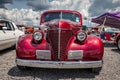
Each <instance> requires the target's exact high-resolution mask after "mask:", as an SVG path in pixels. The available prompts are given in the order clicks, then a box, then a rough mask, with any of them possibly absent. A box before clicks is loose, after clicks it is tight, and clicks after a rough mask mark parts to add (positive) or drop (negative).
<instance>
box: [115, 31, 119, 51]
mask: <svg viewBox="0 0 120 80" xmlns="http://www.w3.org/2000/svg"><path fill="white" fill-rule="evenodd" d="M114 42H115V44H116V45H117V47H118V50H120V33H118V34H117V35H116V36H115V40H114Z"/></svg>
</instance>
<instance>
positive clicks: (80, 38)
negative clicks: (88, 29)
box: [77, 32, 87, 41]
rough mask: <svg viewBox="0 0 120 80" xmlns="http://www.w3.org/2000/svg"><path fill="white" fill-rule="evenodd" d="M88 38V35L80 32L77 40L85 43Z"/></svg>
mask: <svg viewBox="0 0 120 80" xmlns="http://www.w3.org/2000/svg"><path fill="white" fill-rule="evenodd" d="M86 37H87V34H86V33H84V32H79V33H78V34H77V39H78V40H79V41H84V40H85V39H86Z"/></svg>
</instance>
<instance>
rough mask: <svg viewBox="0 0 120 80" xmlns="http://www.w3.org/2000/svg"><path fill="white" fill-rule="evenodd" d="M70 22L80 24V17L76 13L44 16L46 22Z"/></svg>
mask: <svg viewBox="0 0 120 80" xmlns="http://www.w3.org/2000/svg"><path fill="white" fill-rule="evenodd" d="M60 19H64V20H69V21H73V22H80V18H79V15H77V14H74V13H68V12H51V13H47V14H46V15H45V16H44V22H47V21H51V20H60Z"/></svg>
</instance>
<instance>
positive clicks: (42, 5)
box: [27, 0, 50, 11]
mask: <svg viewBox="0 0 120 80" xmlns="http://www.w3.org/2000/svg"><path fill="white" fill-rule="evenodd" d="M27 5H28V6H30V7H32V8H33V10H35V11H40V10H46V9H49V7H50V3H49V0H28V2H27Z"/></svg>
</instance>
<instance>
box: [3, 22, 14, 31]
mask: <svg viewBox="0 0 120 80" xmlns="http://www.w3.org/2000/svg"><path fill="white" fill-rule="evenodd" d="M5 27H7V30H13V29H12V26H11V25H10V22H6V26H5Z"/></svg>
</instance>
